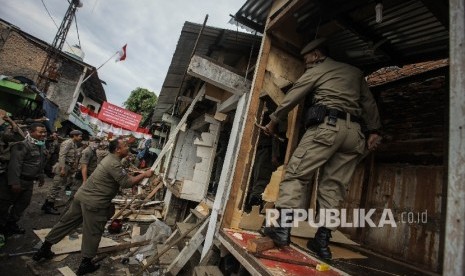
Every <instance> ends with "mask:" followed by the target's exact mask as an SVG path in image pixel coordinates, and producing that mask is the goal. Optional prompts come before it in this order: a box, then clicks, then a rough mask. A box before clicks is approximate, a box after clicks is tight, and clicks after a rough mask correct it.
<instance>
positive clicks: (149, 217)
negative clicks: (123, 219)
mask: <svg viewBox="0 0 465 276" xmlns="http://www.w3.org/2000/svg"><path fill="white" fill-rule="evenodd" d="M127 218H128V219H129V221H135V222H152V221H156V220H157V219H161V214H160V212H158V214H157V215H141V214H139V215H138V216H137V214H130V215H129V216H128V217H127Z"/></svg>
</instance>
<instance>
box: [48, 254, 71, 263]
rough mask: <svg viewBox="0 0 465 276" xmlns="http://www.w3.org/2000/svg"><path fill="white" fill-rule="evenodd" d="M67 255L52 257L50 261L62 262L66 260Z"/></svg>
mask: <svg viewBox="0 0 465 276" xmlns="http://www.w3.org/2000/svg"><path fill="white" fill-rule="evenodd" d="M68 256H69V254H61V255H58V256H55V257H53V259H52V261H54V262H61V261H63V260H64V259H66V258H68Z"/></svg>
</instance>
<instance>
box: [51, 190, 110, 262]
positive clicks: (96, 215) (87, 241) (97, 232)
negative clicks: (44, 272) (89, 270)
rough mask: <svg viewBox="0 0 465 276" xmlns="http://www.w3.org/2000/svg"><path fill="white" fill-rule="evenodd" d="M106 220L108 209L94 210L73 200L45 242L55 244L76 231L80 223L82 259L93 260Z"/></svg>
mask: <svg viewBox="0 0 465 276" xmlns="http://www.w3.org/2000/svg"><path fill="white" fill-rule="evenodd" d="M107 218H108V208H103V209H102V208H94V207H90V206H88V205H86V204H84V203H81V202H80V201H79V200H77V199H73V202H72V203H71V206H70V208H69V209H68V211H67V212H66V213H65V214H64V215H63V217H62V218H61V219H60V221H59V222H58V223H57V224H55V225H54V226H53V228H52V230H50V232H49V233H48V235H47V236H46V237H45V240H46V241H48V242H50V243H52V244H56V243H58V242H59V241H61V240H62V239H63V238H64V237H65V236H66V235H68V234H69V233H71V232H72V231H74V230H76V228H78V227H79V226H80V225H81V223H82V244H81V254H82V257H86V258H93V257H95V255H96V254H97V249H98V245H99V243H100V239H101V238H102V234H103V231H104V230H105V224H106V223H107Z"/></svg>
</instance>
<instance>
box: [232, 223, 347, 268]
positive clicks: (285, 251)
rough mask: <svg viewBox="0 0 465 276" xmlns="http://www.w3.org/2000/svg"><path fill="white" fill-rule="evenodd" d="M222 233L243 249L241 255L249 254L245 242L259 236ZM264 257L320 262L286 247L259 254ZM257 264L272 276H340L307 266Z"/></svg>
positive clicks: (282, 263)
mask: <svg viewBox="0 0 465 276" xmlns="http://www.w3.org/2000/svg"><path fill="white" fill-rule="evenodd" d="M224 232H225V233H226V234H227V235H228V236H229V237H230V238H231V240H232V241H233V242H234V243H236V244H237V245H239V246H240V247H241V248H243V249H244V252H243V254H249V253H248V252H247V251H246V250H245V248H246V247H247V241H248V240H251V239H256V238H257V237H259V236H260V235H259V234H255V233H250V232H242V231H234V230H231V229H224ZM261 253H262V254H264V255H269V256H273V257H277V258H281V259H289V260H295V261H300V262H306V263H310V264H313V265H315V266H316V265H317V264H319V263H321V262H320V261H318V260H316V259H314V258H312V257H310V256H308V255H306V254H304V253H302V252H300V251H298V250H296V249H294V248H292V247H290V246H286V247H284V248H274V249H269V250H266V251H263V252H261ZM249 256H250V257H252V258H255V257H254V256H253V255H251V254H249ZM256 259H257V260H259V262H260V263H261V264H262V265H263V266H265V267H266V268H267V269H268V270H269V272H270V273H271V274H273V275H286V276H301V275H302V276H304V275H306V276H307V275H328V276H329V275H340V274H339V273H338V272H336V271H334V270H332V269H331V270H329V271H317V270H316V268H314V267H313V268H312V267H309V266H301V265H296V264H289V263H284V262H278V261H272V260H267V259H261V258H256Z"/></svg>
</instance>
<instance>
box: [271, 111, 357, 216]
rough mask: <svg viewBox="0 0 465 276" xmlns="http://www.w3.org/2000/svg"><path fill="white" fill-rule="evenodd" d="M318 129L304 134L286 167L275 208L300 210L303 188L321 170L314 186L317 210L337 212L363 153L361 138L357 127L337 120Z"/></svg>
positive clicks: (354, 124)
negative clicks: (336, 209) (334, 123)
mask: <svg viewBox="0 0 465 276" xmlns="http://www.w3.org/2000/svg"><path fill="white" fill-rule="evenodd" d="M327 119H328V117H326V118H325V121H324V122H323V123H321V124H320V125H317V126H313V127H311V128H309V129H307V131H306V132H305V134H304V136H303V137H302V139H301V141H300V143H299V145H298V146H297V148H296V149H295V151H294V153H293V155H292V157H291V159H290V160H289V163H288V165H287V167H286V173H285V175H284V179H283V180H282V182H281V184H280V188H279V198H278V200H277V201H276V207H278V208H302V207H303V206H302V202H303V199H302V194H303V193H304V192H305V191H306V190H307V189H306V187H305V186H306V185H309V184H310V181H311V179H312V177H313V174H314V173H315V171H316V169H318V168H320V167H321V170H320V176H321V177H320V182H319V184H318V195H317V198H318V203H319V207H320V208H325V209H328V208H338V207H339V206H340V204H341V201H342V200H343V199H344V197H345V194H346V190H347V188H348V187H347V186H348V183H349V181H350V179H351V177H352V174H353V172H354V170H355V167H356V165H357V161H358V159H357V157H359V156H360V155H361V154H362V153H363V152H364V149H365V136H364V135H363V133H362V132H361V129H360V125H359V124H358V123H354V122H351V121H346V120H344V119H338V120H337V122H336V126H330V125H328V124H327Z"/></svg>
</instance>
